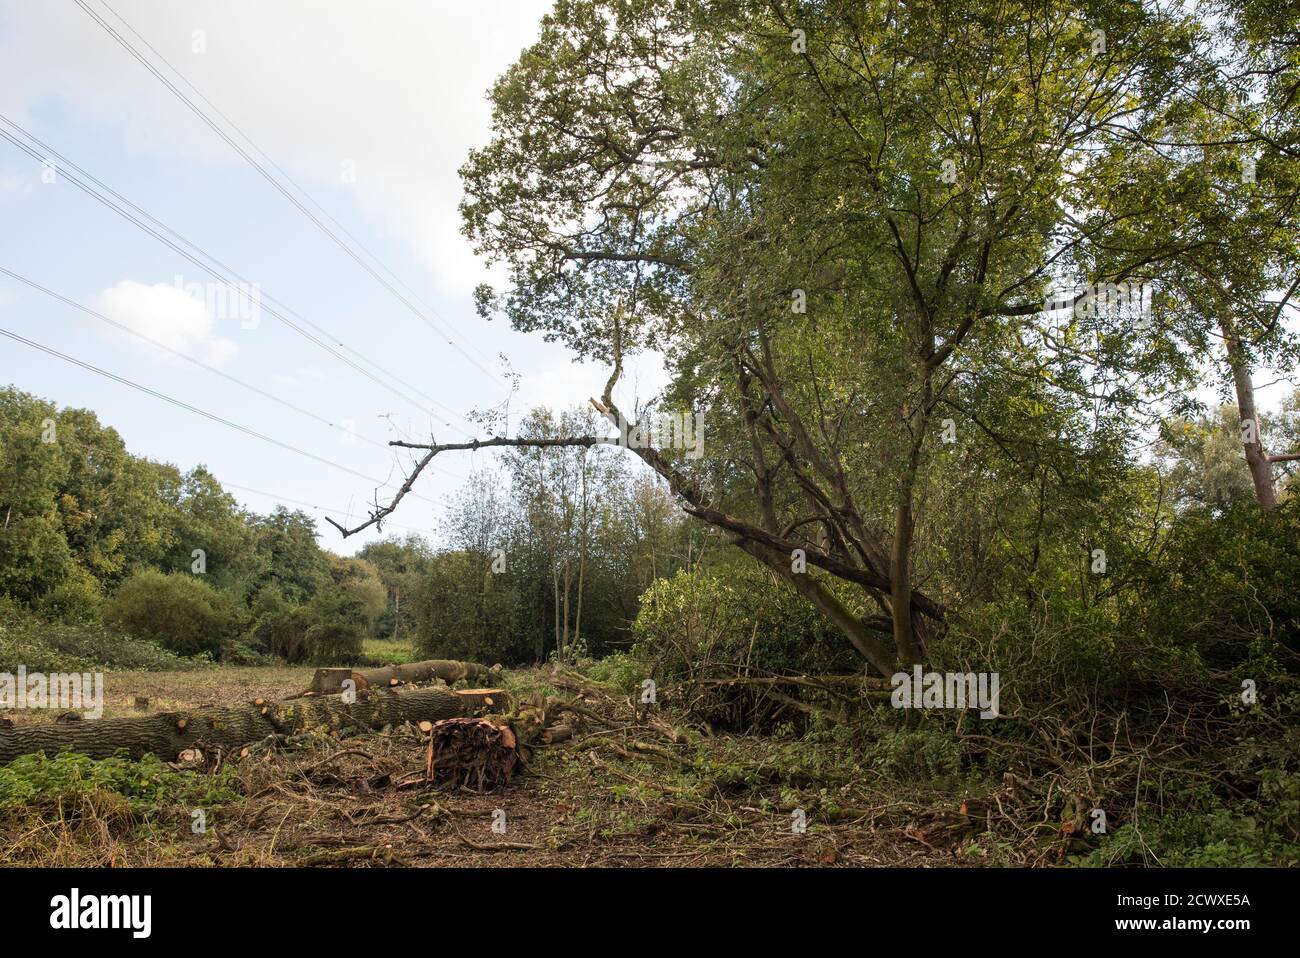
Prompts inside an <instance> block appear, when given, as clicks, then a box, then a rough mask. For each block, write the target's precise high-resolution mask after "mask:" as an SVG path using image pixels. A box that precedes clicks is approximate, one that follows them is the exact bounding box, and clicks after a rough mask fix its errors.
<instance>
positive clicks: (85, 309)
mask: <svg viewBox="0 0 1300 958" xmlns="http://www.w3.org/2000/svg"><path fill="white" fill-rule="evenodd" d="M0 273H3V274H4V275H6V276H8V277H10V278H12V279H16V280H17V281H18V282H20V283H25V284H26V285H27V286H30V287H31V288H32V289H34V290H37V291H38V292H41V293H44V294H45V295H46V296H49V297H51V298H52V299H56V300H58V301H59V302H61V303H63V304H65V305H67V306H71V307H72V308H73V309H77V310H80V311H81V312H83V313H85V314H86V315H87V316H93V317H94V318H95V319H98V320H99V321H100V322H103V323H107V324H108V325H109V326H112V327H114V328H115V329H118V330H121V331H122V332H124V333H127V334H129V335H131V336H134V337H135V338H136V339H140V340H143V341H144V342H146V343H149V344H150V345H151V346H155V347H157V348H158V349H161V350H163V351H164V352H167V353H170V354H171V355H173V356H176V357H177V358H179V359H183V360H185V361H186V362H187V363H191V364H192V365H195V366H198V367H199V368H200V369H206V370H207V371H208V372H210V373H212V374H213V375H215V376H220V377H221V378H222V379H225V380H228V381H230V382H232V383H234V384H235V385H237V386H242V387H243V388H244V389H247V390H249V391H250V392H254V393H257V394H258V395H259V396H263V397H265V398H266V399H269V400H271V401H272V402H275V403H278V404H280V405H281V406H284V407H285V408H287V409H292V410H293V411H294V412H296V413H298V414H299V415H302V416H306V417H308V418H309V419H313V420H315V421H316V422H319V423H322V424H324V425H326V426H329V427H330V428H331V429H338V430H344V427H343V426H340V425H339V424H338V423H334V422H330V420H328V419H326V418H325V417H324V416H320V415H317V414H316V413H314V412H312V411H311V410H310V409H303V408H302V407H301V406H299V405H296V404H295V403H292V402H290V401H289V400H287V399H282V398H281V397H279V396H277V395H275V394H274V393H269V392H267V391H266V390H265V389H262V388H260V387H258V386H254V385H253V384H252V383H248V382H245V381H244V380H242V379H239V378H238V377H236V376H232V375H231V374H230V373H227V372H225V371H224V370H220V369H217V368H216V367H215V366H212V365H209V364H208V363H205V362H203V361H202V360H200V359H195V358H194V357H193V356H190V355H188V354H186V353H184V352H182V351H181V350H179V349H173V348H172V347H170V346H168V345H167V344H166V343H161V342H159V341H158V340H156V339H154V338H153V337H151V336H146V335H145V334H144V333H141V332H139V331H138V330H134V329H132V328H131V327H130V326H127V325H125V324H123V323H119V322H118V321H117V320H115V319H110V318H109V317H107V316H105V315H104V314H103V313H100V312H97V311H95V310H93V309H91V308H90V307H88V306H83V305H82V304H81V303H78V302H77V301H76V300H73V299H69V298H68V297H67V296H64V295H62V294H60V293H56V292H55V291H54V290H52V289H50V288H49V287H46V286H42V285H41V284H40V283H38V282H36V281H35V280H33V279H28V278H27V277H26V276H21V275H19V274H18V273H15V272H14V271H13V270H11V269H6V268H5V267H4V266H0ZM352 435H354V436H356V438H358V439H360V440H361V441H362V442H365V443H369V444H370V445H372V446H377V447H379V448H380V449H385V450H389V449H391V448H392V447H391V446H389V445H388V443H386V442H380V441H379V440H377V439H371V438H370V437H369V436H363V435H361V434H359V433H356V432H355V431H353V432H352ZM438 471H440V472H442V473H443V474H445V475H447V476H450V477H451V478H453V479H464V478H465V477H464V476H461V475H458V474H456V473H453V472H450V471H448V470H446V469H440V470H438Z"/></svg>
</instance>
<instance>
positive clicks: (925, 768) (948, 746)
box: [864, 728, 962, 781]
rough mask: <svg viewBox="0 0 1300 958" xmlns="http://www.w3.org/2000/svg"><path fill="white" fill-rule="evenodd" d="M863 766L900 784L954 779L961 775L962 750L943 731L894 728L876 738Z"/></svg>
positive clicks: (870, 745) (867, 751) (869, 746)
mask: <svg viewBox="0 0 1300 958" xmlns="http://www.w3.org/2000/svg"><path fill="white" fill-rule="evenodd" d="M864 764H866V765H868V766H869V767H870V768H872V769H874V770H875V771H876V772H878V773H879V774H881V775H885V776H888V777H889V778H893V779H898V780H900V781H910V780H918V779H939V778H952V777H955V776H957V775H959V774H960V773H961V770H962V754H961V747H960V745H958V743H957V741H956V740H955V739H954V738H953V737H952V735H951V734H950V732H948V731H947V730H944V729H929V728H915V729H894V730H889V731H885V732H884V733H883V734H881V735H880V736H879V737H877V738H874V739H872V740H871V742H870V743H869V744H868V745H867V747H866V749H865V757H864Z"/></svg>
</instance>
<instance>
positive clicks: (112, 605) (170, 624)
mask: <svg viewBox="0 0 1300 958" xmlns="http://www.w3.org/2000/svg"><path fill="white" fill-rule="evenodd" d="M104 617H105V619H106V621H108V622H110V623H112V624H114V625H116V626H118V627H119V628H121V629H123V630H125V631H127V632H129V633H131V634H132V635H135V636H139V637H141V638H147V639H153V640H155V641H157V642H160V643H162V645H163V646H165V647H166V648H168V649H170V650H171V651H173V652H175V653H177V654H178V655H197V654H198V653H200V652H206V653H209V654H210V655H213V656H216V655H217V654H218V653H219V652H220V651H221V647H222V645H223V644H224V643H225V642H226V641H228V640H230V639H234V638H235V637H236V636H237V635H238V634H239V627H240V624H241V621H240V620H241V618H242V617H241V615H240V613H239V610H238V609H237V608H236V607H235V604H234V603H233V602H232V601H231V600H230V599H229V598H228V597H227V596H225V595H224V594H222V593H220V592H218V591H217V590H216V589H213V588H212V587H211V586H209V585H208V584H207V583H205V582H203V581H202V580H201V579H199V578H197V577H196V576H193V575H190V574H187V573H183V572H174V573H172V574H170V575H163V574H162V573H160V572H153V571H144V572H137V573H135V574H134V575H132V576H131V577H130V578H128V579H127V580H126V581H125V582H123V583H122V585H121V586H120V587H119V588H118V590H117V592H116V594H114V596H113V597H112V599H110V600H109V602H108V604H107V606H106V607H105V610H104Z"/></svg>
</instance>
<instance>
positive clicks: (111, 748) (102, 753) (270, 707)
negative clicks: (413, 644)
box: [0, 688, 505, 764]
mask: <svg viewBox="0 0 1300 958" xmlns="http://www.w3.org/2000/svg"><path fill="white" fill-rule="evenodd" d="M488 700H491V701H492V704H491V705H488ZM504 702H505V695H504V693H503V692H501V691H500V690H498V689H474V690H472V691H469V692H453V691H451V690H450V689H445V688H434V689H417V690H413V691H409V692H396V691H391V690H387V689H385V690H382V691H379V690H370V691H364V692H358V693H357V696H356V701H354V702H352V703H350V704H349V703H346V702H344V701H343V696H341V695H328V696H321V697H319V698H303V699H294V700H291V701H286V702H267V703H265V704H259V702H253V703H251V704H246V705H232V706H225V707H221V708H205V709H196V710H195V711H192V712H164V713H161V714H158V715H144V716H133V717H130V718H114V719H100V720H97V721H84V722H76V723H72V724H67V725H63V724H57V723H52V722H51V723H47V724H41V725H18V726H15V727H13V728H5V729H0V764H4V763H7V762H11V761H13V760H14V759H15V758H17V757H18V756H20V755H27V754H30V753H32V752H44V753H45V754H46V755H54V754H56V753H57V752H59V751H62V750H64V749H68V750H71V751H73V752H80V753H82V754H84V755H89V756H90V757H91V758H108V757H109V756H111V755H113V754H114V753H116V752H117V751H118V750H119V749H125V750H126V753H127V754H128V755H129V756H130V757H131V758H140V757H141V756H142V755H145V754H148V753H151V752H152V753H153V754H155V755H158V756H160V757H161V758H164V759H166V760H168V761H172V760H174V759H175V758H176V756H177V755H179V754H180V753H181V752H183V751H185V750H186V749H190V748H198V749H211V748H221V749H236V748H239V747H240V746H242V745H248V744H249V743H252V742H258V741H261V740H262V739H264V738H266V737H267V736H269V735H293V734H297V733H301V732H304V731H307V730H309V729H317V728H325V729H329V730H338V729H343V728H348V727H352V728H368V729H380V728H383V727H384V726H385V725H396V724H398V723H401V722H421V721H437V720H439V719H445V718H454V717H456V716H460V715H468V714H470V713H471V712H473V711H474V710H475V709H478V708H499V707H501V706H502V705H503V704H504Z"/></svg>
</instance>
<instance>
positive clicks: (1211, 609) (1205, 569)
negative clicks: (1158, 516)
mask: <svg viewBox="0 0 1300 958" xmlns="http://www.w3.org/2000/svg"><path fill="white" fill-rule="evenodd" d="M1144 578H1145V582H1144V583H1143V585H1144V588H1143V589H1142V596H1141V599H1140V601H1141V602H1142V603H1143V605H1142V608H1141V613H1142V618H1141V620H1142V623H1143V624H1144V625H1145V627H1146V628H1147V629H1148V630H1149V631H1150V633H1151V635H1153V636H1156V637H1160V638H1161V639H1163V640H1165V641H1167V642H1171V643H1176V644H1179V645H1181V646H1183V647H1185V648H1189V649H1194V650H1196V651H1197V652H1198V653H1199V654H1200V655H1201V656H1203V657H1204V659H1205V661H1206V662H1207V663H1208V664H1210V665H1213V666H1216V667H1220V668H1230V667H1232V666H1234V665H1237V664H1239V663H1241V662H1243V661H1244V660H1245V659H1247V658H1250V657H1251V656H1252V655H1264V656H1268V657H1272V656H1275V655H1276V654H1277V653H1278V652H1279V651H1281V650H1283V649H1284V650H1289V652H1290V653H1291V654H1290V655H1287V654H1283V655H1281V656H1280V658H1281V659H1287V658H1291V659H1292V660H1294V654H1295V653H1300V590H1298V589H1297V588H1296V583H1297V582H1300V499H1297V497H1291V498H1290V499H1288V500H1286V501H1285V502H1283V503H1282V504H1281V505H1279V506H1278V507H1277V508H1276V509H1275V510H1273V511H1271V512H1263V511H1262V510H1261V509H1260V508H1259V506H1257V505H1256V504H1255V503H1254V501H1250V502H1242V503H1237V504H1235V505H1233V506H1231V507H1229V508H1227V509H1225V510H1223V511H1222V513H1217V514H1216V512H1215V511H1214V510H1211V509H1198V510H1194V511H1192V512H1188V513H1185V514H1183V515H1181V516H1179V517H1178V518H1177V520H1175V522H1174V525H1173V527H1172V529H1171V530H1170V533H1169V536H1168V539H1167V541H1166V543H1165V549H1164V552H1163V554H1162V555H1161V556H1159V558H1158V559H1157V560H1155V561H1154V562H1152V563H1150V565H1149V567H1148V569H1147V570H1146V575H1145V577H1144ZM1279 646H1280V647H1281V649H1279Z"/></svg>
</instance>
